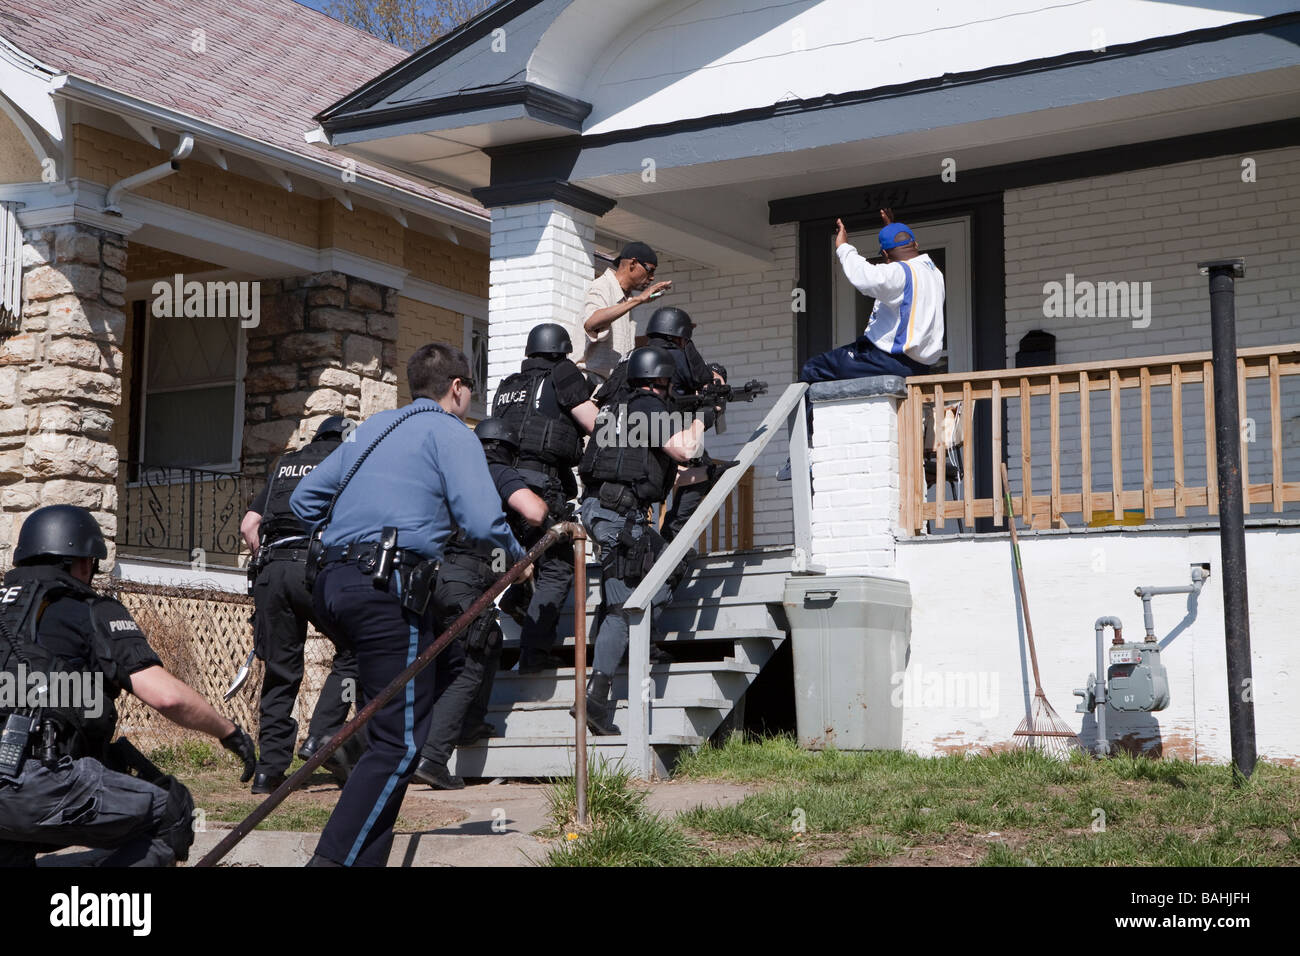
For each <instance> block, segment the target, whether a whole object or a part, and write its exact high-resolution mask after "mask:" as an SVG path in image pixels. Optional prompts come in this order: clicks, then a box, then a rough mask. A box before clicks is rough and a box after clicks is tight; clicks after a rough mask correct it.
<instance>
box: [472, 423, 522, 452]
mask: <svg viewBox="0 0 1300 956" xmlns="http://www.w3.org/2000/svg"><path fill="white" fill-rule="evenodd" d="M474 435H475V436H476V437H477V438H478V440H479V441H499V442H501V443H502V444H505V445H509V446H510V447H511V448H513V449H515V450H516V451H518V449H519V435H518V434H516V433H515V430H514V429H513V428H511V427H510V423H509V422H507V421H506V420H505V419H504V418H485V419H483V420H482V421H481V422H479V423H478V424H477V425H475V426H474Z"/></svg>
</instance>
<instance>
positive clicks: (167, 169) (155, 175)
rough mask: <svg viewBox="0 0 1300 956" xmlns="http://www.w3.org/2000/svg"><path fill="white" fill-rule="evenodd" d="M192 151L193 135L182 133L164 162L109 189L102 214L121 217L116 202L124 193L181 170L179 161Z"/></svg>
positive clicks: (118, 182)
mask: <svg viewBox="0 0 1300 956" xmlns="http://www.w3.org/2000/svg"><path fill="white" fill-rule="evenodd" d="M193 149H194V134H193V133H182V134H181V140H180V142H179V143H177V144H176V148H175V149H174V150H172V154H171V157H170V158H169V159H168V160H167V161H166V162H163V163H159V164H158V165H157V166H153V167H150V168H149V169H146V170H145V171H144V172H141V173H136V174H135V175H134V176H127V177H126V178H125V179H120V180H118V181H117V182H116V183H114V184H113V185H112V186H111V187H109V190H108V196H107V197H106V198H105V200H104V212H106V213H109V214H111V215H114V216H120V215H122V209H121V207H120V206H119V205H118V202H119V201H120V200H121V198H122V196H123V195H124V194H125V193H129V192H131V190H133V189H139V188H140V187H141V186H147V185H149V184H150V183H153V182H157V181H158V180H160V179H163V178H165V177H167V176H170V175H171V174H172V173H174V172H176V171H177V170H178V169H180V168H181V160H182V159H185V158H186V157H187V156H189V154H190V153H191V152H192V151H193Z"/></svg>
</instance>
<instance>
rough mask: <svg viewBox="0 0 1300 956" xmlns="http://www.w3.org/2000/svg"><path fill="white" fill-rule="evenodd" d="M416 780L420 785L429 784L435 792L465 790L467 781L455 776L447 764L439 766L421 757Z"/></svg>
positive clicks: (416, 768)
mask: <svg viewBox="0 0 1300 956" xmlns="http://www.w3.org/2000/svg"><path fill="white" fill-rule="evenodd" d="M414 776H415V779H416V780H418V781H420V783H427V784H428V785H429V786H431V787H433V789H435V790H464V789H465V781H464V780H462V779H461V778H460V777H456V776H453V775H452V774H451V773H450V772H449V771H448V770H447V767H446V765H445V764H437V763H434V762H433V761H432V760H429V759H427V758H425V757H421V758H420V760H419V762H418V763H417V764H416V765H415V774H414Z"/></svg>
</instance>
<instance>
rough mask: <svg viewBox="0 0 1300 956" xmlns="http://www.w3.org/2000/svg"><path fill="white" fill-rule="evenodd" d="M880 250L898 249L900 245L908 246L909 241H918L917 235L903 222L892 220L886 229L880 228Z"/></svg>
mask: <svg viewBox="0 0 1300 956" xmlns="http://www.w3.org/2000/svg"><path fill="white" fill-rule="evenodd" d="M879 238H880V250H881V251H882V252H883V251H884V250H886V249H897V248H898V247H899V246H906V245H908V244H909V243H913V242H916V236H915V235H914V234H913V233H912V230H911V229H909V228H908V227H907V226H905V225H903V224H902V223H901V222H891V223H890V224H889V225H888V226H886V227H885V228H884V229H881V230H880V236H879Z"/></svg>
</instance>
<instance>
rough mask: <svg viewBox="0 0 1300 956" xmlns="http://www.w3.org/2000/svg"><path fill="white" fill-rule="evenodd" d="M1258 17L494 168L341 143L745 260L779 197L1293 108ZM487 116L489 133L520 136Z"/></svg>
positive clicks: (690, 125)
mask: <svg viewBox="0 0 1300 956" xmlns="http://www.w3.org/2000/svg"><path fill="white" fill-rule="evenodd" d="M1250 29H1253V28H1251V27H1246V26H1237V27H1234V28H1232V30H1231V31H1230V32H1227V33H1201V34H1196V35H1194V36H1193V35H1186V36H1180V37H1171V38H1167V40H1168V42H1167V43H1158V44H1156V45H1154V46H1144V45H1141V44H1137V45H1134V46H1133V48H1131V49H1129V50H1125V51H1120V50H1115V51H1111V52H1109V53H1107V54H1105V55H1103V56H1098V57H1089V56H1086V55H1071V56H1070V57H1067V58H1064V59H1061V60H1059V61H1058V60H1050V59H1049V60H1043V61H1035V62H1032V63H1023V64H1017V65H1015V66H1013V67H1009V68H1006V69H1000V70H998V71H996V72H987V71H986V72H981V73H976V74H960V75H948V76H945V77H943V78H942V79H941V80H937V81H926V82H925V83H922V84H920V85H907V86H905V87H896V88H882V89H876V90H870V91H862V92H860V93H853V94H844V95H841V96H836V97H826V98H822V99H818V100H813V101H809V100H792V101H790V102H789V103H788V104H786V103H778V104H776V105H774V106H772V107H767V108H763V109H756V110H747V111H743V112H741V113H736V114H727V115H722V116H713V117H705V118H701V119H683V120H681V121H678V122H673V123H668V124H661V125H656V126H650V127H642V128H639V129H632V130H622V131H616V132H610V133H605V134H601V135H592V134H590V133H589V134H587V135H583V136H575V135H570V136H567V137H566V136H557V127H556V126H555V125H553V124H552V125H550V126H549V127H548V129H547V135H546V136H541V137H537V138H536V139H535V140H534V141H533V142H532V143H531V144H529V145H528V146H526V147H519V146H515V147H512V148H510V149H508V150H506V151H505V153H506V154H513V155H510V158H509V159H508V160H507V161H503V162H502V164H501V165H500V168H498V167H497V166H496V165H493V166H491V167H489V165H488V163H487V161H486V157H485V156H484V154H483V153H482V152H480V151H479V150H480V149H481V148H482V147H480V146H479V144H478V142H477V141H472V140H471V139H469V138H466V137H463V136H456V135H454V134H453V135H448V133H449V131H442V132H438V133H436V134H434V133H433V132H432V131H425V132H422V133H411V132H407V133H401V132H400V130H399V128H398V127H396V126H394V127H390V131H391V132H393V133H394V134H395V135H393V136H391V137H389V138H386V139H383V140H370V141H369V142H365V143H355V144H352V145H348V144H347V143H346V136H347V134H346V132H345V131H343V130H339V131H338V133H336V134H335V145H336V146H337V147H339V148H340V149H342V150H343V151H344V152H355V153H356V155H358V156H363V157H364V158H366V159H368V160H371V161H376V162H384V163H385V164H386V165H389V166H390V167H392V168H394V169H397V170H398V171H405V172H407V173H411V174H420V175H426V176H438V177H440V178H442V179H443V180H444V181H445V180H447V179H448V178H450V177H454V178H455V179H456V180H457V181H458V182H462V183H463V184H464V185H465V186H468V187H477V186H486V185H489V184H491V185H494V186H495V185H500V184H502V183H506V182H509V181H512V180H515V179H519V180H520V181H523V180H527V179H529V178H534V177H536V176H538V175H558V176H560V177H561V178H564V179H566V180H567V181H568V182H570V183H572V184H574V185H578V186H581V187H583V188H585V189H588V190H590V191H592V192H594V193H596V194H599V195H602V196H606V197H610V198H613V199H615V200H617V201H618V205H617V206H616V207H615V208H614V210H613V211H612V212H609V213H607V214H606V215H605V216H604V217H603V219H602V221H601V228H602V230H603V231H605V232H608V233H610V234H612V235H614V236H617V237H630V236H636V237H638V238H642V239H644V240H646V241H648V242H651V243H652V244H655V245H656V246H657V247H662V248H664V249H665V250H668V251H672V252H674V253H676V254H678V255H681V256H683V257H685V258H687V259H691V260H694V261H698V262H702V263H705V264H708V265H712V266H715V267H717V268H719V269H723V270H726V271H733V272H734V271H743V272H752V271H758V270H761V269H763V268H765V267H766V266H767V265H768V263H769V262H770V254H769V251H768V238H767V237H768V228H767V223H768V219H767V208H766V207H767V204H768V203H769V202H770V201H772V200H775V199H781V198H786V197H791V196H801V195H808V194H811V193H819V192H828V191H834V190H838V189H848V188H853V187H858V186H868V185H871V184H873V183H886V182H892V181H898V180H904V179H915V178H918V177H924V176H927V175H930V174H933V175H935V176H936V177H937V176H938V175H939V173H940V171H941V163H942V161H943V160H944V159H945V158H948V157H951V158H953V159H954V160H955V161H956V163H957V172H958V177H959V178H960V176H961V175H962V174H963V173H969V172H971V171H973V170H978V169H982V168H986V167H993V166H1002V165H1009V164H1015V163H1022V162H1027V161H1033V160H1038V159H1043V158H1049V157H1058V156H1069V155H1071V154H1074V153H1080V152H1086V151H1090V150H1099V149H1107V148H1112V147H1122V146H1127V145H1132V144H1139V143H1143V142H1148V141H1153V140H1159V139H1166V138H1171V137H1179V136H1195V135H1198V134H1201V133H1206V132H1211V131H1215V130H1223V129H1227V128H1232V127H1238V126H1248V125H1255V124H1263V123H1269V122H1273V121H1277V120H1284V119H1291V118H1294V117H1296V116H1297V115H1300V108H1298V106H1297V99H1296V96H1295V91H1296V90H1297V89H1300V24H1296V23H1294V22H1291V20H1290V19H1288V20H1287V22H1286V23H1282V22H1278V23H1277V24H1275V25H1272V26H1271V28H1269V29H1264V28H1260V29H1259V30H1258V32H1249V31H1250ZM683 115H685V113H683ZM532 121H533V122H535V120H532ZM426 122H427V120H426ZM506 122H524V123H527V122H530V120H529V119H528V118H526V117H519V118H516V119H514V120H508V121H506ZM496 129H497V132H498V133H499V134H500V135H499V138H498V139H497V141H498V142H506V141H508V140H509V139H510V137H511V135H513V134H511V133H510V132H508V130H507V127H506V126H505V125H504V124H503V125H500V126H498V127H497V128H496ZM516 132H517V131H516ZM373 133H374V130H371V131H370V135H373ZM433 135H436V136H437V137H439V141H438V142H437V143H435V142H434V141H433V138H432V137H433ZM521 149H523V150H526V151H525V152H522V153H521V152H520V150H521ZM362 150H364V152H362ZM440 151H441V153H442V155H438V153H439V152H440ZM493 153H494V155H497V156H500V155H502V154H498V153H496V152H495V151H493ZM534 158H535V160H536V162H534ZM647 161H652V162H653V168H654V175H653V176H647V175H645V172H646V169H647V167H648V165H649V163H648V162H647ZM493 163H494V164H495V163H496V160H493ZM489 176H490V177H491V178H490V179H489Z"/></svg>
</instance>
